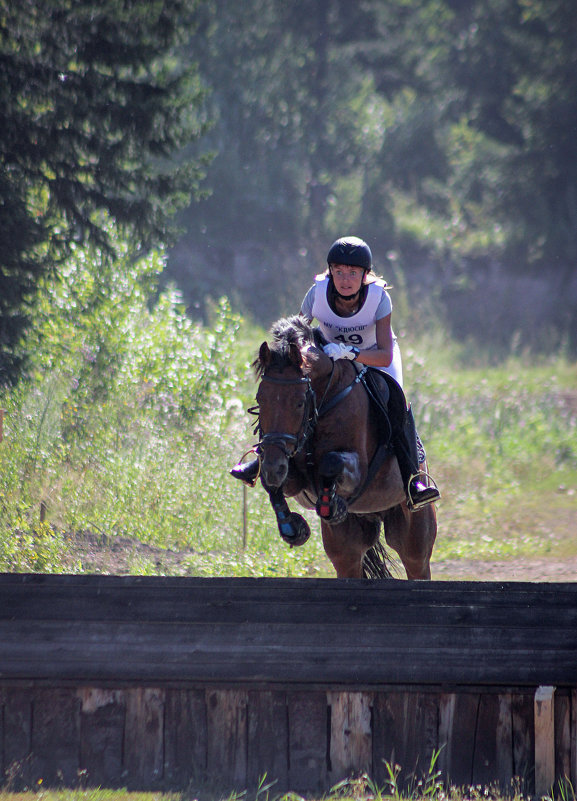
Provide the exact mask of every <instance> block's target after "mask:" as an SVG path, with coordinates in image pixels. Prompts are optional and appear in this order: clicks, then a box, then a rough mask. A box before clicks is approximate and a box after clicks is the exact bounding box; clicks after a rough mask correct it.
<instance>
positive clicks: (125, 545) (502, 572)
mask: <svg viewBox="0 0 577 801" xmlns="http://www.w3.org/2000/svg"><path fill="white" fill-rule="evenodd" d="M190 555H191V552H182V551H165V550H163V549H161V548H155V547H152V546H150V545H145V544H144V543H141V542H138V541H137V540H132V539H127V538H122V537H118V538H115V539H113V540H112V541H111V542H110V543H103V542H102V541H101V539H100V538H98V537H95V536H91V535H85V536H83V537H78V538H75V539H74V541H73V542H71V552H70V556H71V557H72V559H73V560H74V562H76V563H78V562H82V565H83V570H84V571H85V572H87V573H112V574H114V575H126V574H128V573H130V572H132V570H133V567H134V565H135V564H139V563H140V564H143V563H146V564H147V565H148V566H149V567H152V569H153V570H154V572H158V574H160V575H162V574H171V575H186V572H185V568H184V562H185V559H186V557H187V556H190ZM431 569H432V572H433V579H435V580H438V581H561V582H563V581H577V557H568V558H566V559H562V560H561V559H557V558H543V557H540V558H538V559H527V558H519V559H508V560H493V561H478V560H465V559H458V560H454V561H446V562H438V563H437V562H435V560H434V559H433V563H432V568H431Z"/></svg>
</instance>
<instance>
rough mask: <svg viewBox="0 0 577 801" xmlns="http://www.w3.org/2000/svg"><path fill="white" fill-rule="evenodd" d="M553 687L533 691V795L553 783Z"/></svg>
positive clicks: (545, 793)
mask: <svg viewBox="0 0 577 801" xmlns="http://www.w3.org/2000/svg"><path fill="white" fill-rule="evenodd" d="M554 700H555V687H538V688H537V690H536V692H535V795H536V796H537V797H538V798H542V797H543V796H545V795H547V794H548V792H549V791H550V790H551V788H552V787H553V785H554V783H555V707H554Z"/></svg>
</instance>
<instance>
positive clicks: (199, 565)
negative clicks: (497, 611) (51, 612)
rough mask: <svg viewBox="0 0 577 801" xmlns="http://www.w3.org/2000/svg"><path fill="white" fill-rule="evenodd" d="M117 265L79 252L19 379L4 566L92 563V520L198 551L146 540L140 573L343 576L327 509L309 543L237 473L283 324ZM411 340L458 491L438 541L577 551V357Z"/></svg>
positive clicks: (2, 525)
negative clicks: (542, 360) (162, 285)
mask: <svg viewBox="0 0 577 801" xmlns="http://www.w3.org/2000/svg"><path fill="white" fill-rule="evenodd" d="M107 269H108V272H106V271H104V272H103V268H102V266H101V263H100V261H99V259H98V254H95V253H91V254H86V253H80V254H78V258H77V260H76V262H75V263H71V264H70V265H68V268H67V271H66V273H65V274H64V275H63V278H62V281H61V282H60V283H59V284H57V285H47V286H46V287H45V291H44V295H43V302H42V304H41V306H40V309H39V312H38V318H37V320H36V325H35V329H34V332H35V333H34V335H35V337H36V341H35V342H34V360H33V363H32V371H31V376H30V379H29V380H28V381H26V382H23V383H21V384H20V385H19V386H18V387H17V388H16V389H13V390H6V391H4V392H3V393H2V394H1V395H0V406H1V407H2V408H4V409H5V410H6V412H5V418H4V439H3V441H2V442H0V570H4V571H56V572H60V571H82V570H85V569H90V565H89V564H88V566H87V564H83V562H82V559H81V557H79V556H78V553H79V551H78V549H77V547H76V543H77V542H78V541H80V540H81V539H82V537H86V536H87V535H90V536H91V537H92V538H93V539H96V540H98V541H99V542H100V544H101V545H102V546H110V544H111V543H114V542H115V541H119V540H120V538H123V541H130V542H137V543H138V542H140V543H144V544H147V545H150V546H154V547H155V548H157V549H161V550H164V551H165V552H166V553H167V554H168V553H169V551H172V552H178V553H179V554H180V558H179V559H178V560H175V559H172V560H170V559H168V558H167V559H163V558H162V554H161V555H160V557H159V556H158V554H156V555H155V556H154V558H152V557H148V556H147V555H146V552H145V551H140V552H139V551H138V549H135V554H134V558H133V560H132V562H131V563H130V565H129V570H130V571H131V572H135V573H171V572H178V573H183V574H187V575H207V576H213V575H230V576H239V575H266V576H277V575H278V576H287V575H289V576H332V575H333V571H332V568H331V566H330V564H329V563H328V561H327V559H326V557H325V556H324V552H323V549H322V545H321V541H320V535H319V526H318V522H317V520H316V519H315V516H314V515H311V514H310V513H305V516H307V517H308V518H309V520H310V523H311V527H312V529H313V531H314V532H315V536H313V537H312V538H311V540H309V542H308V543H307V544H306V545H305V546H304V547H303V548H300V549H293V550H291V549H290V548H288V547H287V546H286V545H285V544H284V543H283V542H282V541H281V540H280V538H279V535H278V532H277V527H276V521H275V518H274V515H273V513H272V511H271V509H270V505H269V503H268V498H267V496H266V494H265V493H264V491H263V490H262V489H261V488H255V489H253V490H248V491H245V490H244V489H243V487H242V486H241V485H240V483H239V482H237V481H235V480H234V479H232V478H231V477H230V476H229V473H228V471H229V469H230V467H231V466H232V465H233V464H234V463H235V462H236V461H237V459H238V458H239V457H240V456H241V455H242V454H243V453H244V452H245V451H246V450H248V449H249V448H250V446H251V445H252V444H253V443H254V437H253V434H252V431H251V425H252V418H251V417H250V416H249V415H248V414H247V413H246V408H247V407H248V406H250V405H252V404H253V403H254V393H255V390H256V386H255V381H254V376H253V373H252V370H251V369H250V362H251V361H252V359H253V358H254V356H255V353H256V351H257V349H258V345H259V344H260V342H261V341H262V339H263V338H265V336H266V332H264V331H262V330H260V329H259V328H258V327H256V326H252V325H250V324H249V323H247V322H246V321H242V320H241V319H240V318H239V317H237V316H236V315H234V314H233V313H232V312H231V309H230V307H229V305H228V303H227V301H226V300H224V299H223V300H222V301H221V302H220V303H219V304H217V305H216V306H215V308H214V309H213V314H212V319H211V321H210V324H209V325H207V326H201V325H199V324H195V323H192V322H191V321H190V320H189V319H188V318H187V316H186V314H185V311H184V309H183V308H182V306H181V304H180V300H179V297H178V294H177V293H175V292H174V291H173V290H169V291H168V292H166V293H164V294H163V295H160V297H159V298H158V300H157V302H156V304H155V305H154V306H153V307H150V306H149V303H148V298H149V295H150V289H151V287H153V286H154V282H155V279H156V278H157V277H158V275H159V274H160V272H161V270H162V260H161V259H160V258H159V257H158V256H154V255H153V256H151V257H150V258H149V259H148V260H145V261H144V262H141V263H136V264H135V263H134V262H133V261H131V260H130V259H129V257H128V254H124V256H123V257H121V258H120V260H119V262H118V263H117V264H116V265H115V266H114V267H111V268H107ZM110 287H114V290H113V291H111V290H110ZM402 347H403V353H404V367H405V376H406V379H405V385H406V390H407V394H408V397H409V400H410V401H411V402H412V404H413V408H414V411H415V417H416V420H417V425H418V428H419V432H420V434H421V437H422V439H423V441H424V443H425V446H426V448H427V453H428V457H429V464H430V469H431V473H432V475H433V476H434V478H435V479H436V481H437V482H438V484H439V486H440V488H441V491H442V494H443V501H442V503H441V504H440V506H439V537H438V540H437V545H436V549H435V554H434V558H435V559H436V560H437V561H440V560H441V561H442V560H445V559H459V558H473V557H476V558H491V559H495V558H507V557H509V556H513V555H538V554H541V555H547V554H555V553H557V554H567V553H575V552H577V544H575V543H574V542H573V540H572V538H571V537H570V536H569V532H568V530H567V529H568V526H567V523H566V522H565V521H566V519H568V517H567V516H568V515H569V514H570V513H571V512H572V511H573V512H574V510H575V507H576V500H577V496H576V491H577V396H576V394H575V390H574V389H573V388H574V387H577V366H576V365H575V364H571V363H570V362H568V361H566V360H565V359H564V358H563V357H562V356H558V357H555V358H552V359H551V360H550V361H549V363H547V364H538V365H535V364H532V363H531V361H530V359H529V358H528V357H519V356H518V357H515V358H510V359H509V360H508V361H507V362H505V363H502V364H500V365H499V366H490V365H489V364H488V362H487V363H486V365H485V366H482V365H479V364H478V363H477V364H475V366H474V367H471V366H467V365H466V364H465V365H464V364H463V360H464V353H465V351H464V350H463V348H460V347H459V346H458V345H456V344H454V343H453V344H451V343H448V342H447V341H446V338H445V337H444V336H443V334H442V332H441V331H433V333H429V335H428V336H427V337H426V338H423V339H421V341H418V342H416V341H412V340H410V339H409V338H408V337H404V338H403V340H402ZM478 361H479V360H477V362H478ZM301 511H302V510H301ZM102 569H107V568H106V567H104V568H102ZM110 569H111V570H114V564H113V563H111V565H110Z"/></svg>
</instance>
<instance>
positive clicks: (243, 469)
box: [230, 456, 260, 487]
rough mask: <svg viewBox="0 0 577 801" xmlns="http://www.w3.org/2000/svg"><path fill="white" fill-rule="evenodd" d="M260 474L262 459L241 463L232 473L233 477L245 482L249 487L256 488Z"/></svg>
mask: <svg viewBox="0 0 577 801" xmlns="http://www.w3.org/2000/svg"><path fill="white" fill-rule="evenodd" d="M259 472H260V459H259V458H258V456H257V457H256V459H251V461H250V462H239V463H238V464H236V465H235V466H234V467H233V468H232V470H231V471H230V474H231V476H233V477H234V478H238V479H240V480H241V481H243V482H244V483H245V484H246V485H247V486H249V487H254V485H255V484H256V480H257V478H258V474H259Z"/></svg>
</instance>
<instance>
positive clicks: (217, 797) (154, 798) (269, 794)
mask: <svg viewBox="0 0 577 801" xmlns="http://www.w3.org/2000/svg"><path fill="white" fill-rule="evenodd" d="M438 756H439V752H435V753H433V755H432V756H431V761H430V764H429V766H428V770H427V772H426V773H424V774H423V775H422V776H421V777H420V778H416V777H415V778H413V779H412V780H411V781H409V782H402V781H401V774H402V771H401V768H400V767H399V766H398V765H392V764H390V763H386V768H387V772H388V779H387V780H386V782H385V785H384V786H382V787H380V786H379V785H377V784H375V782H373V781H372V780H371V778H370V777H369V776H367V775H366V774H361V775H359V776H354V777H351V778H348V779H345V780H343V781H341V782H339V783H338V784H336V785H335V786H334V787H332V788H331V790H330V792H329V793H328V794H325V795H323V796H322V797H320V798H319V797H316V798H315V797H313V798H312V799H311V798H310V797H309V801H526V799H527V801H528V800H529V799H530V798H531V797H530V796H525V795H524V792H523V790H522V783H521V782H520V781H519V780H518V779H515V780H513V781H512V782H511V786H510V787H509V788H505V789H504V788H500V787H498V786H497V785H494V786H492V787H484V786H481V785H475V786H469V787H456V786H452V785H449V786H447V787H446V786H445V785H444V783H443V781H442V780H441V774H440V772H439V771H438V770H437V764H436V763H437V759H438ZM199 799H200V801H305V798H303V797H302V796H301V795H299V794H297V793H295V792H286V793H282V794H281V793H276V794H275V793H274V782H267V777H266V774H265V775H264V776H263V777H261V779H260V783H259V785H258V787H257V788H256V789H255V790H252V791H250V792H248V791H246V790H243V791H238V792H236V791H233V792H231V793H225V794H222V793H218V792H215V791H211V790H210V789H209V788H204V789H202V790H201V792H200V793H199V792H197V791H196V790H195V791H194V792H193V791H192V790H189V791H185V792H183V793H160V792H127V791H126V790H106V789H100V788H96V789H86V790H46V789H43V788H41V787H39V788H38V789H37V790H36V791H28V792H19V793H14V792H8V791H0V801H199ZM542 799H543V801H576V796H575V791H574V789H573V786H572V784H571V782H570V781H569V780H567V779H566V780H561V781H559V782H557V784H556V786H555V787H552V788H550V791H549V793H547V794H546V795H545V796H542Z"/></svg>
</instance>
